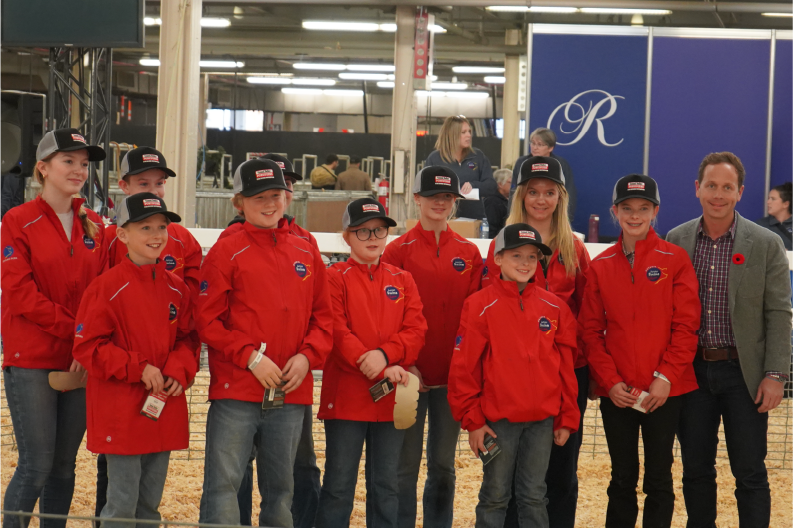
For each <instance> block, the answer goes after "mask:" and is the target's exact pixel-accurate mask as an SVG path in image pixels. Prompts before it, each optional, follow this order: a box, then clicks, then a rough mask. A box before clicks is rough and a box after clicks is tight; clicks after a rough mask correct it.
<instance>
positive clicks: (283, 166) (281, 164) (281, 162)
mask: <svg viewBox="0 0 793 528" xmlns="http://www.w3.org/2000/svg"><path fill="white" fill-rule="evenodd" d="M275 164H276V165H278V166H279V167H281V169H284V168H285V167H286V165H284V162H283V161H276V162H275Z"/></svg>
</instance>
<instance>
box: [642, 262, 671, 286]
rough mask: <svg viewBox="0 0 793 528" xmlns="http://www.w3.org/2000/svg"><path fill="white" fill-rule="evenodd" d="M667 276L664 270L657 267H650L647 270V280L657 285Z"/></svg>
mask: <svg viewBox="0 0 793 528" xmlns="http://www.w3.org/2000/svg"><path fill="white" fill-rule="evenodd" d="M667 276H668V275H667V274H666V268H659V267H658V266H650V267H649V268H647V280H648V281H650V282H653V283H658V282H660V281H662V280H664V279H665V278H666V277H667Z"/></svg>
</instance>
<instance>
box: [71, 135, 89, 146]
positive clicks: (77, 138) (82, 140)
mask: <svg viewBox="0 0 793 528" xmlns="http://www.w3.org/2000/svg"><path fill="white" fill-rule="evenodd" d="M72 140H73V141H79V142H80V143H85V144H86V145H87V144H88V142H87V141H86V140H85V138H84V137H83V136H81V135H80V134H72Z"/></svg>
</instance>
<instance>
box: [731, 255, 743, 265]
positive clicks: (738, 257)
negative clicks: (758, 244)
mask: <svg viewBox="0 0 793 528" xmlns="http://www.w3.org/2000/svg"><path fill="white" fill-rule="evenodd" d="M745 261H746V259H745V258H744V256H743V255H741V254H740V253H736V254H735V255H733V256H732V263H733V264H737V265H738V266H740V265H741V264H743V263H744V262H745Z"/></svg>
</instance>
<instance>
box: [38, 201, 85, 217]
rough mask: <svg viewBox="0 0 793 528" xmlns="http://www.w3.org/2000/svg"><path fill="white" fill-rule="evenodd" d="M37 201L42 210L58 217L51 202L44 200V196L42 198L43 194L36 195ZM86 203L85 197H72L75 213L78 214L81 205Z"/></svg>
mask: <svg viewBox="0 0 793 528" xmlns="http://www.w3.org/2000/svg"><path fill="white" fill-rule="evenodd" d="M35 201H36V203H37V204H38V206H39V208H40V209H41V210H42V212H44V213H46V214H47V215H48V216H51V217H52V218H58V215H57V214H56V213H55V210H54V209H53V208H52V206H50V204H48V203H47V202H46V201H44V198H42V197H41V196H36V199H35ZM84 203H85V198H72V212H74V214H77V212H78V211H79V210H80V206H81V205H83V204H84Z"/></svg>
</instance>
